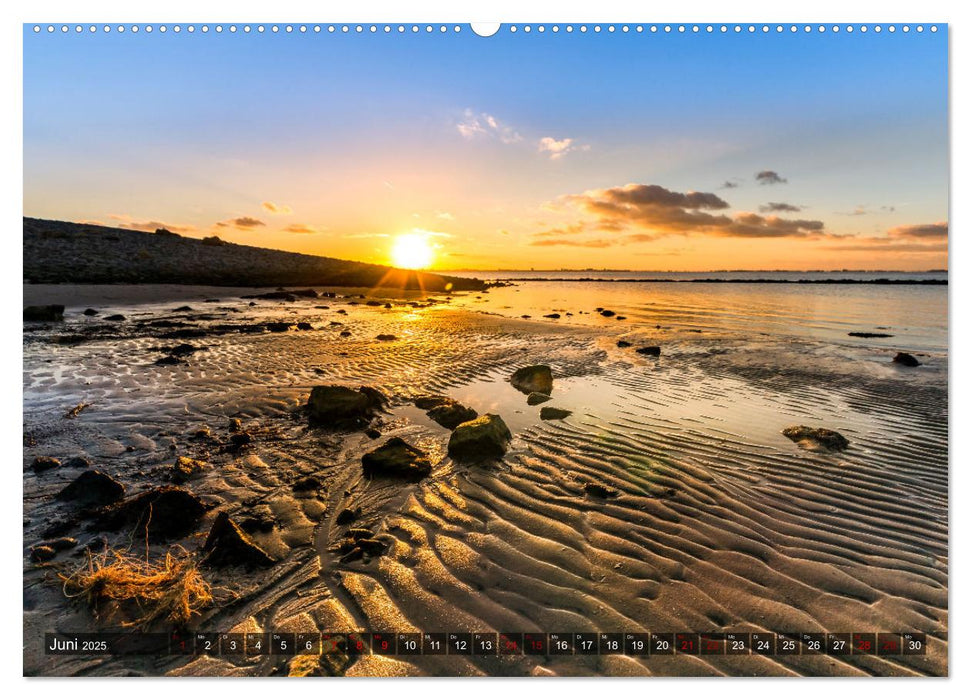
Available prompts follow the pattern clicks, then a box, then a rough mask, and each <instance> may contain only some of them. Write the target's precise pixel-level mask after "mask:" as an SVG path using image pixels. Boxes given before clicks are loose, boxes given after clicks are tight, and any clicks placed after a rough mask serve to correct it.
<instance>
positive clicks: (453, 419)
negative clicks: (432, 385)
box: [428, 399, 479, 430]
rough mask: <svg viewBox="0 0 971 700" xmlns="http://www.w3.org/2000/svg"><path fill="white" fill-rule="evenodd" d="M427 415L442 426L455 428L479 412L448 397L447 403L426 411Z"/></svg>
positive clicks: (477, 415) (476, 416)
mask: <svg viewBox="0 0 971 700" xmlns="http://www.w3.org/2000/svg"><path fill="white" fill-rule="evenodd" d="M428 417H429V418H431V419H432V420H433V421H435V422H436V423H438V424H439V425H440V426H442V427H443V428H448V429H449V430H455V428H457V427H458V426H459V425H461V424H462V423H466V422H468V421H470V420H474V419H476V418H478V417H479V414H478V413H476V412H475V411H474V410H473V409H471V408H468V407H467V406H463V405H462V404H460V403H458V402H456V401H452V400H451V399H450V400H449V401H448V402H447V403H443V404H440V405H438V406H435V408H433V409H431V410H430V411H428Z"/></svg>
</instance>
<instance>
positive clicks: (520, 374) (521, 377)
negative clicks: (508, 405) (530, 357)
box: [509, 365, 553, 395]
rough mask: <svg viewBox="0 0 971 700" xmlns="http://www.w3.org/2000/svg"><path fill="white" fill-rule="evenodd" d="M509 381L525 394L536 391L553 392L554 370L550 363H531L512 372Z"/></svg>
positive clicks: (542, 392)
mask: <svg viewBox="0 0 971 700" xmlns="http://www.w3.org/2000/svg"><path fill="white" fill-rule="evenodd" d="M509 382H510V383H511V384H512V385H513V386H514V387H516V388H517V389H519V391H521V392H523V393H524V394H532V393H533V392H534V391H536V392H539V393H541V394H547V395H549V394H552V393H553V370H551V369H550V367H549V365H530V366H529V367H521V368H520V369H517V370H516V371H515V372H513V373H512V377H510V378H509Z"/></svg>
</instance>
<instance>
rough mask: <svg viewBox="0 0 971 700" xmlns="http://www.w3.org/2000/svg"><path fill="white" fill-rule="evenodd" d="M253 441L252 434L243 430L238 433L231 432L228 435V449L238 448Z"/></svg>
mask: <svg viewBox="0 0 971 700" xmlns="http://www.w3.org/2000/svg"><path fill="white" fill-rule="evenodd" d="M251 442H253V436H252V435H250V434H249V433H247V432H246V431H245V430H244V431H240V432H238V433H233V434H232V435H230V436H229V446H230V449H233V450H239V449H242V448H243V447H245V446H246V445H248V444H250V443H251Z"/></svg>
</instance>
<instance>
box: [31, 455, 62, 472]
mask: <svg viewBox="0 0 971 700" xmlns="http://www.w3.org/2000/svg"><path fill="white" fill-rule="evenodd" d="M59 466H61V460H59V459H57V458H56V457H34V461H33V462H31V463H30V468H31V469H33V470H34V473H35V474H40V473H41V472H47V471H50V470H51V469H57V468H58V467H59Z"/></svg>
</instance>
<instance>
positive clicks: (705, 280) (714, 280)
mask: <svg viewBox="0 0 971 700" xmlns="http://www.w3.org/2000/svg"><path fill="white" fill-rule="evenodd" d="M501 281H502V282H611V283H613V282H638V283H645V284H655V283H662V284H699V283H700V284H882V285H888V284H889V285H934V286H941V285H943V286H947V283H948V281H947V280H940V279H931V280H919V279H911V280H893V279H888V278H885V277H881V278H878V279H872V280H861V279H845V280H844V279H835V278H827V279H819V280H812V279H790V280H786V279H772V278H751V279H743V278H739V279H725V278H724V277H699V278H695V279H680V280H679V279H673V278H670V277H666V278H660V277H659V278H645V277H623V278H620V277H504V278H502V280H501Z"/></svg>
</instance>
